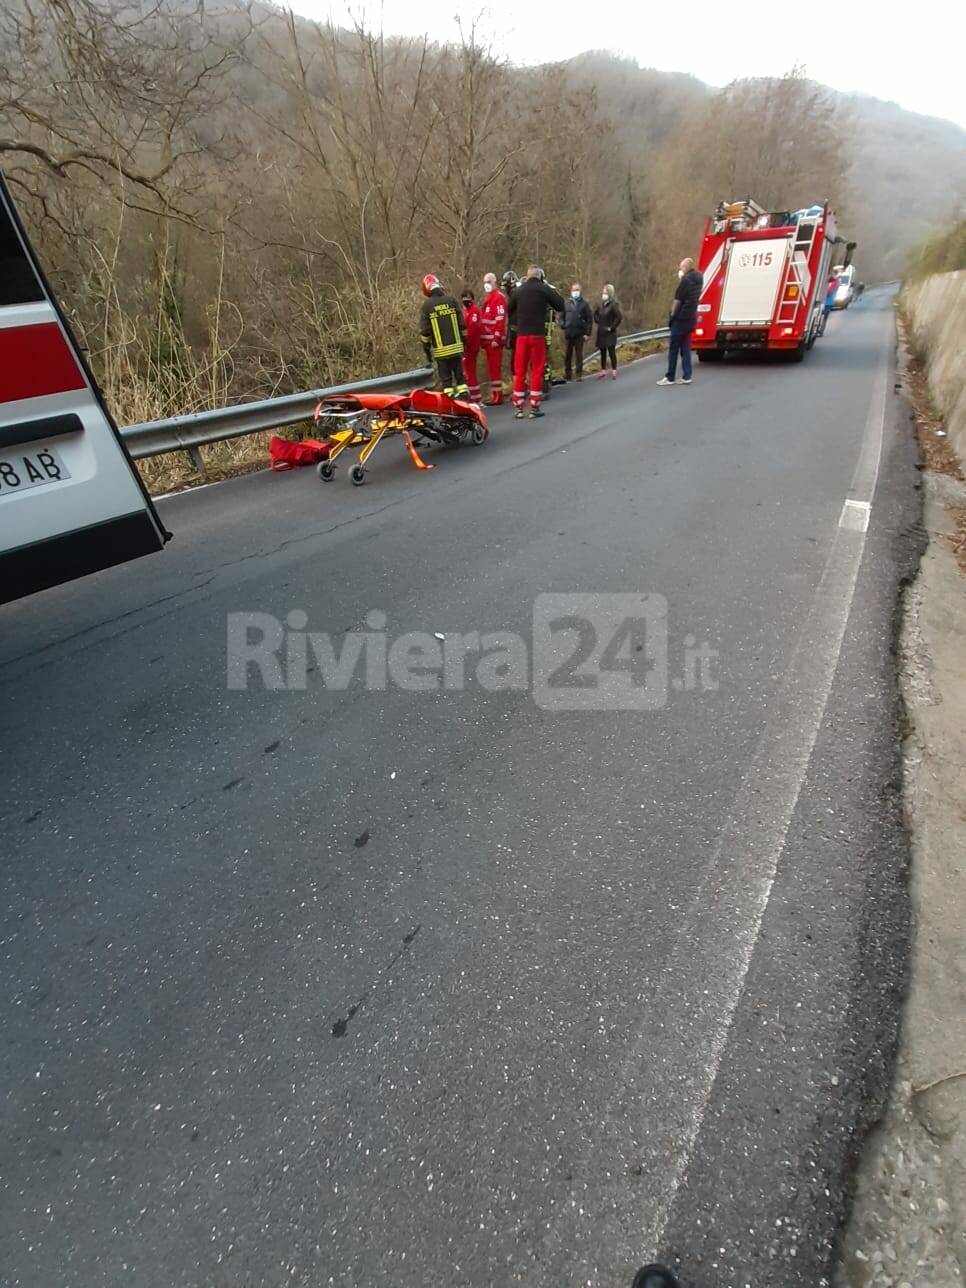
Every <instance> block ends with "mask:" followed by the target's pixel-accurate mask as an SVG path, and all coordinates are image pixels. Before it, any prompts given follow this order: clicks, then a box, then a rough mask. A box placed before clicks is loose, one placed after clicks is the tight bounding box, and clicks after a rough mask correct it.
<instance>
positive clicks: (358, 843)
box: [352, 828, 369, 850]
mask: <svg viewBox="0 0 966 1288" xmlns="http://www.w3.org/2000/svg"><path fill="white" fill-rule="evenodd" d="M352 844H353V845H354V846H355V847H356V849H357V850H361V849H362V847H363V846H364V845H368V844H369V829H368V828H366V830H365V831H364V832H363V833H362V834H361V835H360V836H357V837H356V839H355V840H354V841H353V842H352Z"/></svg>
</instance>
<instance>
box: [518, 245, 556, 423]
mask: <svg viewBox="0 0 966 1288" xmlns="http://www.w3.org/2000/svg"><path fill="white" fill-rule="evenodd" d="M548 308H550V309H552V310H553V311H554V313H562V312H563V310H564V302H563V300H562V299H561V297H560V296H559V295H558V294H557V292H556V291H555V290H554V288H553V287H552V286H549V285H548V284H547V283H546V282H545V281H544V280H543V272H542V271H541V270H540V269H539V268H538V267H537V266H536V264H531V265H530V267H529V268H528V269H527V279H526V281H525V282H523V283H522V284H521V285H520V286H518V287H517V289H516V290H515V291H514V292H513V297H512V299H511V300H510V309H509V325H510V327H511V329H515V330H516V337H517V338H516V348H515V350H514V357H513V407H514V414H515V416H516V418H517V420H522V419H523V415H524V410H523V404H524V401H525V398H526V388H527V376H528V374H529V378H530V419H531V420H533V419H535V418H536V417H537V416H542V415H543V412H542V411H541V409H540V404H541V403H542V401H543V376H544V372H545V370H546V367H547V309H548Z"/></svg>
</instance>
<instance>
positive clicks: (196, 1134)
mask: <svg viewBox="0 0 966 1288" xmlns="http://www.w3.org/2000/svg"><path fill="white" fill-rule="evenodd" d="M200 1135H201V1132H200V1131H199V1130H198V1128H197V1127H195V1129H194V1130H193V1131H192V1133H191V1139H192V1140H197V1139H198V1137H199V1136H200Z"/></svg>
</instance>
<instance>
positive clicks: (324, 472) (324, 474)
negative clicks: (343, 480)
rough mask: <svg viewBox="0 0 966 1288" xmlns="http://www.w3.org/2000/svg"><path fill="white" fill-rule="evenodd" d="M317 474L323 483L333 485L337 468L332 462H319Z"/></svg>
mask: <svg viewBox="0 0 966 1288" xmlns="http://www.w3.org/2000/svg"><path fill="white" fill-rule="evenodd" d="M317 473H318V476H319V478H320V479H321V480H322V482H323V483H331V482H332V480H333V479H334V478H335V466H334V465H333V464H332V462H331V461H319V464H318V469H317Z"/></svg>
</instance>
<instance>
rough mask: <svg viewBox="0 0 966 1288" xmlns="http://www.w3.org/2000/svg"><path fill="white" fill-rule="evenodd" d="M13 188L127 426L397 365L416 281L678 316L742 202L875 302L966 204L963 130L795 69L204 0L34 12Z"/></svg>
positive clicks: (4, 138)
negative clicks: (545, 53)
mask: <svg viewBox="0 0 966 1288" xmlns="http://www.w3.org/2000/svg"><path fill="white" fill-rule="evenodd" d="M0 53H2V58H0V165H2V166H3V169H4V172H5V174H6V176H7V178H8V181H9V182H10V184H11V188H12V190H13V192H14V195H15V197H16V199H17V200H18V202H19V203H20V205H21V209H22V211H23V214H24V217H25V219H26V221H27V223H28V225H29V227H30V229H31V232H32V234H33V236H34V238H35V240H36V243H37V246H38V248H39V250H40V253H41V255H42V256H43V259H44V262H45V263H46V264H47V266H48V268H49V270H50V273H51V276H52V278H53V280H54V281H55V283H56V285H57V287H58V289H59V290H60V292H61V295H62V297H63V299H64V301H65V303H66V306H67V307H68V309H69V311H70V313H71V316H72V318H73V321H74V322H75V324H76V326H77V329H78V331H79V333H80V335H81V336H82V337H83V340H84V343H85V344H86V346H87V347H88V349H89V351H90V354H91V358H92V362H93V364H94V367H95V370H96V371H97V374H98V376H99V377H100V379H101V380H102V381H103V383H104V386H105V389H106V391H107V394H108V397H109V399H110V401H111V403H112V405H113V406H114V408H115V409H116V412H117V416H118V419H119V420H120V421H121V422H124V423H128V422H132V421H137V420H144V419H150V418H154V417H158V416H164V415H170V414H173V413H175V412H177V411H182V410H187V409H193V408H200V407H203V406H206V405H219V404H223V403H224V402H225V401H227V400H231V399H237V398H241V397H246V396H255V395H262V396H265V395H268V394H270V393H271V392H273V391H275V390H288V389H292V388H305V387H309V386H312V385H321V384H325V383H328V382H330V381H336V380H341V379H351V378H353V377H355V376H359V375H361V374H369V373H374V372H380V371H388V370H394V369H399V368H400V367H405V366H409V365H412V363H413V362H414V361H416V360H418V359H419V356H420V351H419V347H418V344H417V343H416V337H415V326H414V320H415V313H416V308H417V303H418V301H417V293H418V282H419V279H420V277H421V276H422V274H423V273H424V272H427V271H436V272H439V273H440V274H441V275H442V276H443V277H444V278H445V279H446V280H447V281H449V282H450V283H451V284H453V285H454V286H458V285H460V284H462V283H463V282H470V283H478V282H479V280H480V278H481V276H482V274H483V272H484V271H485V270H487V269H490V268H493V269H495V270H496V271H498V272H500V271H502V270H503V269H504V268H506V267H508V266H511V265H512V266H513V267H515V268H517V269H518V270H519V269H522V268H523V267H525V265H526V262H527V261H529V260H530V259H533V258H535V259H537V260H538V261H539V262H541V263H542V264H543V265H544V267H545V268H546V270H547V272H548V274H549V276H550V277H551V278H552V279H553V280H556V281H558V282H564V281H566V280H568V279H569V278H570V277H571V276H574V275H578V276H580V277H581V278H582V280H583V281H584V282H585V283H587V284H588V285H589V287H591V288H593V289H596V286H597V285H598V283H599V282H601V281H603V280H610V281H614V282H616V283H617V285H618V292H619V294H620V297H621V301H622V305H623V307H624V311H625V314H626V316H627V318H628V321H629V322H630V323H638V324H642V325H643V324H648V323H656V322H659V321H660V320H661V318H662V317H663V314H664V311H665V307H666V298H667V295H668V291H669V289H670V286H671V284H672V282H673V280H674V270H675V267H676V264H677V261H678V259H679V258H680V257H681V256H682V255H683V254H686V253H688V252H689V251H694V250H695V249H696V242H697V238H698V236H699V233H700V229H701V225H702V222H703V219H704V217H705V215H706V213H707V212H708V210H709V209H710V208H711V206H713V204H714V203H715V202H716V201H717V200H718V199H719V198H721V197H732V196H744V195H748V194H750V195H753V196H754V197H755V198H756V199H757V200H759V201H761V202H763V203H766V204H773V205H774V206H776V207H781V208H784V209H789V208H792V209H793V208H795V207H796V206H799V205H805V204H811V203H812V202H814V201H816V200H823V199H825V198H828V199H830V200H831V201H832V202H833V203H834V204H835V205H836V206H837V207H838V208H839V210H840V212H841V213H842V215H843V217H844V219H845V221H846V224H847V228H848V231H849V233H850V235H855V236H856V237H857V239H858V240H859V242H860V247H861V248H860V251H859V257H860V266H861V272H862V275H863V276H864V277H865V279H866V280H867V281H872V280H876V279H877V278H879V279H881V278H884V277H894V276H897V275H898V273H899V271H900V268H901V265H902V261H903V259H904V257H905V255H906V252H907V250H908V248H909V247H911V246H912V245H914V244H916V243H919V242H921V241H922V239H923V237H924V236H925V235H926V234H928V233H929V231H930V230H931V229H932V228H935V227H938V226H941V225H944V224H946V223H947V222H948V221H949V219H950V217H951V216H952V215H954V214H955V213H957V202H961V201H962V195H963V194H962V187H961V185H962V181H963V178H964V174H966V166H964V156H966V134H964V132H963V131H962V130H959V129H957V127H955V126H952V125H949V124H948V123H945V122H939V121H934V120H930V119H928V118H922V117H914V116H911V115H910V114H909V113H905V112H902V111H900V109H898V108H895V107H894V106H893V105H889V104H882V103H878V102H876V101H875V100H865V99H855V98H851V99H849V98H843V97H842V96H839V95H835V94H833V93H831V92H830V91H828V90H826V89H824V88H823V87H821V86H819V85H816V84H814V83H812V82H810V81H808V80H807V79H806V78H805V77H804V75H802V74H801V72H799V71H797V70H795V71H792V72H790V73H788V74H787V75H785V76H783V77H781V78H779V79H775V80H759V81H749V82H743V83H736V84H734V85H732V86H729V87H728V88H727V89H724V90H721V91H711V90H709V89H708V88H707V87H706V86H703V85H702V84H701V83H700V82H698V81H696V80H694V79H693V78H692V77H688V76H683V75H682V76H673V75H668V74H664V73H659V72H655V71H651V70H646V69H641V68H639V67H638V66H637V65H636V64H635V63H633V62H628V61H626V60H621V59H617V58H613V57H610V56H605V55H596V54H588V55H585V56H583V57H582V58H579V59H576V60H574V61H573V62H572V63H571V64H568V65H567V66H566V67H561V66H547V67H540V68H529V69H524V68H515V67H513V66H510V65H507V64H505V63H503V62H501V61H500V60H499V59H497V58H495V57H494V56H493V55H492V53H491V51H490V49H489V47H488V45H487V42H486V40H485V38H484V37H483V35H482V34H481V32H480V31H478V30H477V29H475V28H473V27H472V26H470V27H467V28H464V29H463V31H462V38H461V40H460V41H459V43H456V44H451V45H439V44H434V43H431V42H429V41H428V40H427V41H415V40H402V39H389V38H384V37H383V36H382V35H381V34H380V33H379V32H377V31H372V30H368V29H366V28H365V27H363V26H359V27H358V28H357V29H355V30H337V29H333V28H331V27H328V26H325V25H319V24H315V23H312V22H309V21H307V20H303V19H301V18H298V17H296V16H293V15H292V14H290V13H286V12H283V11H281V10H277V9H273V8H269V7H265V6H261V5H254V4H251V5H247V6H246V5H244V4H241V3H239V4H237V5H233V6H229V7H225V8H221V9H218V10H215V9H212V8H211V7H209V6H208V5H206V4H205V3H204V2H203V0H155V2H154V3H151V4H147V3H144V4H141V3H129V2H128V0H49V3H48V4H46V5H45V6H43V8H40V7H38V6H34V4H33V3H32V0H29V2H28V0H11V3H8V5H7V6H6V7H5V8H4V10H3V13H2V14H0Z"/></svg>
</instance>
